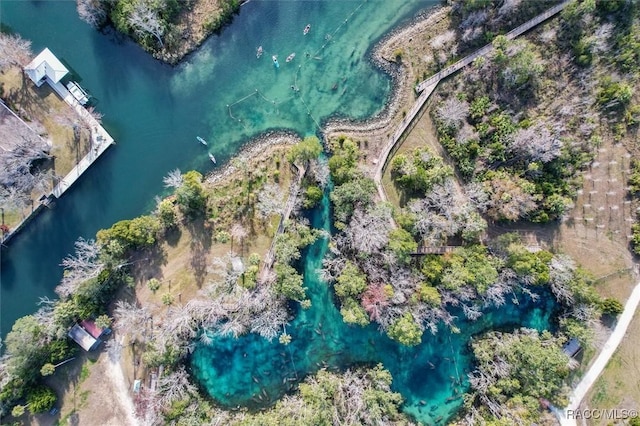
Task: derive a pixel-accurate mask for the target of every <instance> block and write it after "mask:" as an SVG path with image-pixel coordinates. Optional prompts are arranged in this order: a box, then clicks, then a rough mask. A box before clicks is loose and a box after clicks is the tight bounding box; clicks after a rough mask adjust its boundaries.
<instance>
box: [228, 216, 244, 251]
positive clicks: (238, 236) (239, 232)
mask: <svg viewBox="0 0 640 426" xmlns="http://www.w3.org/2000/svg"><path fill="white" fill-rule="evenodd" d="M230 234H231V238H232V240H231V242H232V246H233V240H239V241H240V253H242V246H243V245H244V239H245V238H246V237H247V235H249V233H248V232H247V230H246V229H245V227H244V226H242V224H241V223H234V224H233V226H232V227H231V233H230Z"/></svg>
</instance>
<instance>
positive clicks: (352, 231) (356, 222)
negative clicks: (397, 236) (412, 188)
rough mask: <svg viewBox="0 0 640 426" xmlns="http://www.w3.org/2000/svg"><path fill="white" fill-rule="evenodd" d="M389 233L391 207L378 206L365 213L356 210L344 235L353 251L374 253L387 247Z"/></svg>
mask: <svg viewBox="0 0 640 426" xmlns="http://www.w3.org/2000/svg"><path fill="white" fill-rule="evenodd" d="M390 231H391V207H390V206H388V205H384V204H379V205H376V207H374V208H373V209H371V210H370V211H367V212H366V213H363V212H362V210H361V209H356V211H355V212H354V214H353V217H352V219H351V222H349V226H348V227H347V229H346V230H345V235H346V236H347V238H348V239H349V245H350V246H351V248H353V249H354V250H356V251H360V252H363V253H376V252H379V251H380V250H381V249H382V248H383V247H385V246H386V245H387V243H388V241H389V232H390Z"/></svg>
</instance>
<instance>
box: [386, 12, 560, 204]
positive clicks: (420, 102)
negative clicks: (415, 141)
mask: <svg viewBox="0 0 640 426" xmlns="http://www.w3.org/2000/svg"><path fill="white" fill-rule="evenodd" d="M569 3H570V1H564V2H562V3H560V4H558V5H556V6H554V7H552V8H550V9H548V10H547V11H545V12H544V13H541V14H540V15H538V16H536V17H535V18H533V19H530V20H529V21H527V22H525V23H524V24H522V25H520V26H518V27H516V28H514V29H513V30H511V31H509V32H508V33H507V34H505V36H506V37H507V39H509V40H512V39H514V38H516V37H518V36H519V35H522V34H523V33H525V32H526V31H528V30H530V29H531V28H533V27H535V26H536V25H539V24H540V23H542V22H544V21H546V20H547V19H549V18H551V17H552V16H555V15H557V14H558V13H560V11H562V10H563V9H564V8H565V7H566V6H567V5H568V4H569ZM492 50H493V45H492V44H487V45H486V46H484V47H482V48H480V49H478V50H476V51H475V52H473V53H472V54H470V55H468V56H465V57H464V58H462V59H460V60H459V61H458V62H456V63H454V64H452V65H450V66H448V67H446V68H445V69H443V70H441V71H439V72H438V73H436V74H434V75H432V76H431V77H429V78H427V79H426V80H424V81H422V82H421V83H419V84H418V85H417V87H416V90H417V91H418V92H419V93H420V96H418V99H416V102H415V103H414V104H413V107H412V108H411V110H410V111H409V112H408V113H407V115H406V116H405V117H404V119H403V120H402V123H401V124H400V126H399V127H398V128H397V129H396V131H395V132H394V134H393V135H392V136H391V138H389V142H388V143H387V144H386V145H385V147H384V148H383V149H382V152H381V153H380V156H379V157H378V163H377V165H376V170H375V175H374V181H375V184H376V188H377V190H378V195H379V196H380V199H381V200H382V201H388V197H387V194H386V193H385V191H384V187H383V186H382V175H383V174H384V170H385V168H386V165H387V161H388V159H389V155H391V152H392V151H393V150H394V149H395V147H396V145H397V143H398V141H399V140H400V139H401V138H402V137H403V136H404V133H405V131H406V130H407V128H408V127H409V126H410V125H411V124H412V122H413V120H414V119H415V118H416V116H417V115H418V113H419V112H420V110H421V109H422V107H423V106H424V104H425V103H426V102H427V100H428V99H429V96H431V94H432V93H433V91H434V90H435V88H436V86H437V85H438V83H440V80H442V79H444V78H446V77H449V76H450V75H451V74H453V73H455V72H457V71H459V70H460V69H462V68H464V67H466V66H467V65H469V64H470V63H472V62H473V61H474V60H475V59H476V58H478V57H480V56H485V55H487V54H489V53H490V52H491V51H492Z"/></svg>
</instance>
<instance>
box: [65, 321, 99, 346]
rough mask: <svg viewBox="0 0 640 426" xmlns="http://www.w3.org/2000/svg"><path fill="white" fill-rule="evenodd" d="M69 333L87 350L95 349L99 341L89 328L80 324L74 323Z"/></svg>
mask: <svg viewBox="0 0 640 426" xmlns="http://www.w3.org/2000/svg"><path fill="white" fill-rule="evenodd" d="M68 334H69V337H71V338H72V339H73V341H74V342H76V343H77V344H79V345H80V347H81V348H82V349H84V350H85V351H90V350H92V349H94V348H95V347H96V346H97V344H98V343H99V341H98V340H97V339H96V338H95V337H93V336H92V335H91V334H89V333H88V332H87V330H85V329H84V328H82V327H80V326H79V325H78V324H74V325H73V327H71V330H69V333H68Z"/></svg>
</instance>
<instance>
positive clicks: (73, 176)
mask: <svg viewBox="0 0 640 426" xmlns="http://www.w3.org/2000/svg"><path fill="white" fill-rule="evenodd" d="M47 82H48V83H49V85H50V86H51V88H52V89H53V90H55V91H56V93H58V95H60V97H61V98H62V99H63V100H64V101H65V102H66V103H67V104H69V105H70V106H71V107H72V108H73V109H74V110H75V111H76V112H77V113H78V115H80V117H81V118H82V119H83V120H84V121H85V122H86V123H87V125H88V127H89V129H90V130H91V148H90V149H89V152H88V153H87V155H85V156H84V157H83V158H82V159H81V160H80V161H79V162H78V164H76V165H75V167H74V168H73V169H71V171H70V172H69V173H67V175H66V176H65V177H64V178H62V180H60V182H58V184H57V185H56V186H55V187H54V188H53V191H51V195H53V196H54V197H55V198H60V197H61V196H62V194H64V193H65V191H66V190H67V189H69V188H70V187H71V185H73V184H74V182H75V181H76V180H78V178H79V177H80V176H82V174H83V173H84V172H85V171H86V170H87V169H88V168H89V166H91V164H93V162H94V161H96V160H97V159H98V158H100V156H101V155H102V154H103V153H104V151H106V149H107V148H108V147H110V146H111V145H113V144H114V143H115V142H114V140H113V138H112V137H111V136H110V135H109V133H107V131H106V130H105V129H104V127H102V125H101V124H100V123H99V122H98V120H96V119H95V118H94V117H93V116H92V115H91V114H90V113H89V111H87V110H86V108H85V107H83V106H82V105H81V104H80V102H78V100H77V99H76V98H75V97H74V96H73V95H72V94H71V93H70V92H69V91H68V90H67V88H66V87H65V86H64V84H62V83H55V84H54V83H52V82H51V81H49V80H47Z"/></svg>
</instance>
